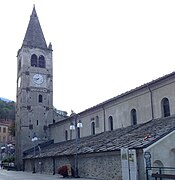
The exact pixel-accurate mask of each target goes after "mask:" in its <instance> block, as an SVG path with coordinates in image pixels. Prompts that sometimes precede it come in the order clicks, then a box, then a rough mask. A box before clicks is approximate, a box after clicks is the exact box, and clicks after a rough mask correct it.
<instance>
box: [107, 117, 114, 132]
mask: <svg viewBox="0 0 175 180" xmlns="http://www.w3.org/2000/svg"><path fill="white" fill-rule="evenodd" d="M108 122H109V131H112V130H113V129H114V128H113V117H112V116H109V118H108Z"/></svg>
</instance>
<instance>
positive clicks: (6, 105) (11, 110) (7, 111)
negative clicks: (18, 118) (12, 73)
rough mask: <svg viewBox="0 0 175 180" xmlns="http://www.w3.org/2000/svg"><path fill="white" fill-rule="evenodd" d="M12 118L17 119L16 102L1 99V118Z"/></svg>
mask: <svg viewBox="0 0 175 180" xmlns="http://www.w3.org/2000/svg"><path fill="white" fill-rule="evenodd" d="M1 119H3V120H6V119H11V120H15V102H14V101H9V102H6V101H3V100H1V99H0V120H1Z"/></svg>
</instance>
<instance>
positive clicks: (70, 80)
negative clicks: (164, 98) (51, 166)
mask: <svg viewBox="0 0 175 180" xmlns="http://www.w3.org/2000/svg"><path fill="white" fill-rule="evenodd" d="M34 3H35V7H36V11H37V14H38V17H39V21H40V24H41V27H42V29H43V33H44V36H45V39H46V42H47V44H49V42H51V43H52V45H53V68H54V69H53V72H54V74H53V75H54V96H53V97H54V100H53V101H54V106H55V107H56V108H57V109H60V110H65V111H67V112H68V113H69V114H70V111H71V109H73V110H74V111H75V112H77V113H78V112H81V111H83V110H85V109H87V108H90V107H92V106H94V105H97V104H98V103H101V102H103V101H105V100H107V99H109V98H112V97H114V96H117V95H119V94H121V93H124V92H126V91H128V90H131V89H133V88H136V87H137V86H140V85H142V84H144V83H147V82H150V81H152V80H153V79H157V78H159V77H161V76H163V75H166V74H169V73H171V72H173V71H174V70H175V1H174V0H168V1H167V0H166V1H165V0H164V1H162V0H147V1H142V0H138V1H136V0H128V1H126V0H122V1H117V0H35V1H32V0H15V1H13V0H6V1H1V5H0V23H1V25H0V27H1V29H0V52H1V58H0V64H1V65H0V67H1V70H0V84H1V85H0V97H4V98H8V99H11V100H14V101H16V76H17V71H16V69H17V59H16V55H17V51H18V49H19V48H20V47H21V45H22V41H23V39H24V36H25V32H26V30H27V26H28V23H29V19H30V15H31V13H32V9H33V4H34Z"/></svg>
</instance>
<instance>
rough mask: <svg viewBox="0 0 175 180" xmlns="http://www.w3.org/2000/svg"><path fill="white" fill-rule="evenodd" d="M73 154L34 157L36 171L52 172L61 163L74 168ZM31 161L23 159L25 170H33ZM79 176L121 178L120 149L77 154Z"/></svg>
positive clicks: (116, 179) (102, 179)
mask: <svg viewBox="0 0 175 180" xmlns="http://www.w3.org/2000/svg"><path fill="white" fill-rule="evenodd" d="M74 162H75V161H74V157H73V156H61V157H54V158H53V157H48V158H40V159H35V170H36V172H38V173H46V174H54V173H57V169H58V168H59V167H61V166H63V165H66V164H71V167H72V168H73V169H75V166H74ZM32 163H33V161H32V160H30V159H26V160H24V164H25V169H24V170H25V171H33V164H32ZM78 167H79V168H78V169H79V176H80V177H86V178H97V179H101V180H112V179H115V180H122V172H121V158H120V151H115V152H105V153H92V154H83V155H79V156H78Z"/></svg>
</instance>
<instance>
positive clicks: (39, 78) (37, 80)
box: [33, 74, 44, 85]
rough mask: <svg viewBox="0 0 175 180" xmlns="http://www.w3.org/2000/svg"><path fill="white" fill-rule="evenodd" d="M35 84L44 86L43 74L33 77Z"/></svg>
mask: <svg viewBox="0 0 175 180" xmlns="http://www.w3.org/2000/svg"><path fill="white" fill-rule="evenodd" d="M33 82H34V83H35V84H38V85H40V84H42V83H43V82H44V78H43V76H42V75H41V74H35V75H34V76H33Z"/></svg>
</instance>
